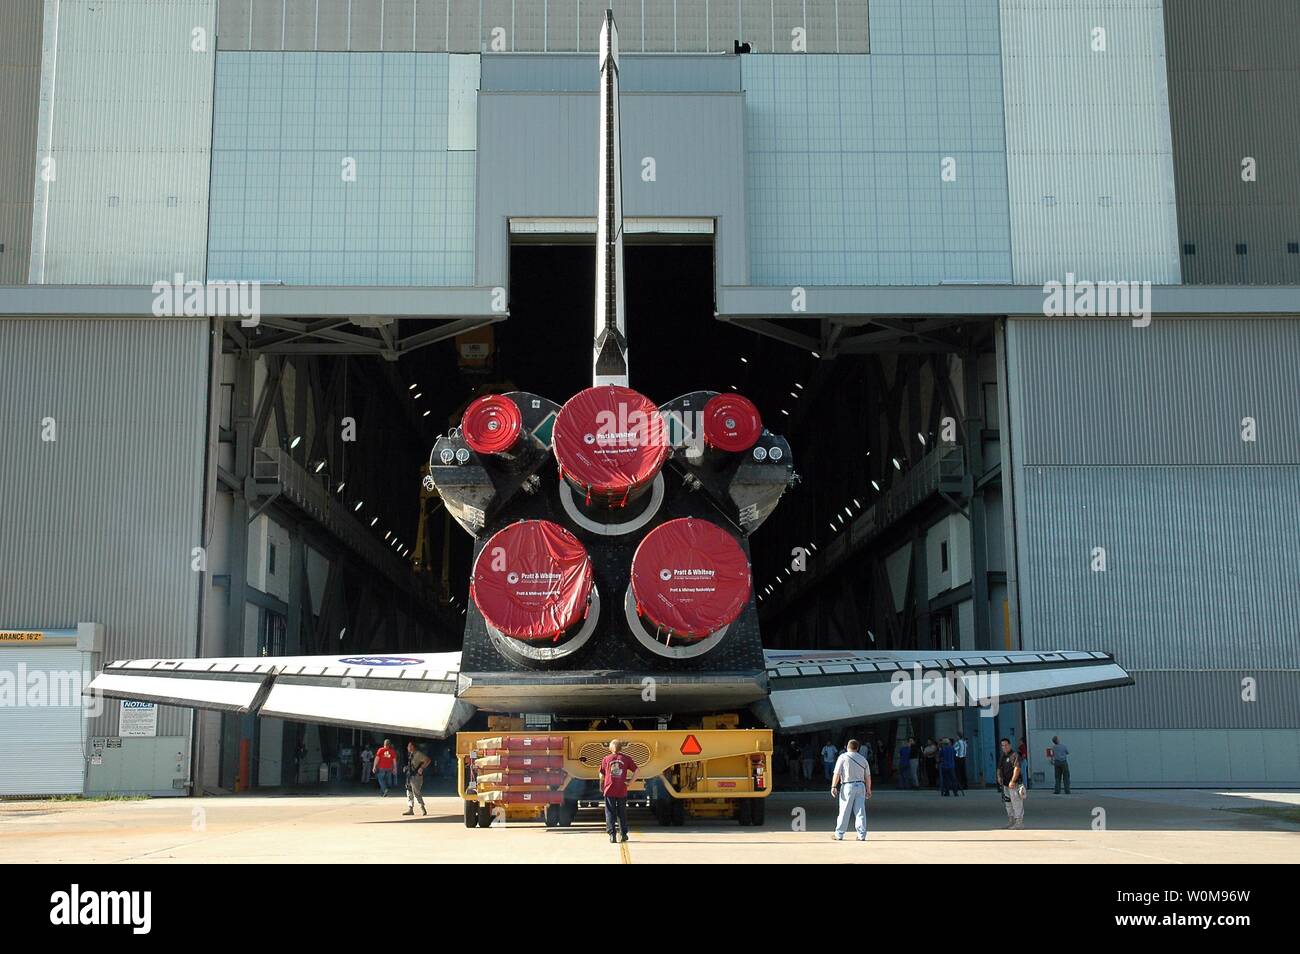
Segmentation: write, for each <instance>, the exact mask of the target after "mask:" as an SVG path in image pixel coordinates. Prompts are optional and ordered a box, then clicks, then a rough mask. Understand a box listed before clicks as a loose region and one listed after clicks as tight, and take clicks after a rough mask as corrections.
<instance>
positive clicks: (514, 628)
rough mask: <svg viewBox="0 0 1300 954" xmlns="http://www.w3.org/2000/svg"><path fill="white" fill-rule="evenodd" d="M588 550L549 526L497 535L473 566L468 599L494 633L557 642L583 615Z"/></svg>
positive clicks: (524, 525) (525, 523)
mask: <svg viewBox="0 0 1300 954" xmlns="http://www.w3.org/2000/svg"><path fill="white" fill-rule="evenodd" d="M592 583H593V573H592V568H591V558H590V557H588V555H587V549H586V547H584V546H583V545H582V543H581V542H579V540H578V538H577V537H575V536H574V535H573V534H572V533H570V532H569V531H568V530H565V529H564V528H563V527H561V526H560V525H559V524H557V523H552V522H551V521H549V520H521V521H519V522H518V523H512V524H511V525H510V526H508V527H506V528H504V529H502V530H499V531H497V532H496V533H494V534H493V535H492V536H491V538H489V539H488V541H487V543H485V544H484V545H483V549H482V550H480V551H479V555H478V558H477V559H476V560H475V561H474V572H473V574H472V576H471V578H470V586H469V595H470V598H471V599H473V600H474V605H475V606H477V607H478V609H479V612H481V613H482V614H483V618H484V619H485V620H487V622H488V624H489V625H491V626H492V627H493V628H494V629H496V630H498V631H499V632H501V633H504V634H505V635H507V636H511V637H513V638H515V639H522V640H529V641H532V640H540V639H558V638H559V637H560V636H561V635H562V634H563V633H564V632H565V631H566V630H567V629H569V628H570V627H571V626H573V625H574V624H575V623H577V622H578V621H580V620H581V619H582V618H583V617H584V616H586V614H587V598H588V596H589V595H590V594H591V587H592Z"/></svg>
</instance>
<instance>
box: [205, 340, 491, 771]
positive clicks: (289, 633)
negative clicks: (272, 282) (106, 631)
mask: <svg viewBox="0 0 1300 954" xmlns="http://www.w3.org/2000/svg"><path fill="white" fill-rule="evenodd" d="M220 341H221V347H220V353H219V355H217V357H216V359H215V371H214V375H213V380H212V389H211V402H210V404H211V409H212V416H211V423H210V447H211V450H212V452H211V453H210V454H209V474H208V493H207V527H208V531H207V534H206V544H205V545H206V560H207V569H208V578H209V580H210V587H209V589H208V592H207V594H206V599H205V603H204V608H203V618H204V634H203V640H204V642H203V655H205V656H292V655H336V656H340V657H356V656H365V655H368V654H374V653H400V652H403V651H406V652H413V651H417V650H418V651H423V652H429V651H440V650H456V649H459V646H460V630H461V624H462V620H463V613H464V609H465V607H464V599H465V595H464V594H465V591H466V580H467V577H468V558H469V549H468V543H467V541H465V540H463V539H462V537H463V534H462V533H460V532H459V530H458V528H453V527H452V526H451V525H450V521H449V520H448V519H446V517H445V515H444V514H443V513H442V512H441V510H440V504H439V501H438V499H437V497H436V495H433V494H431V493H429V492H428V491H427V490H425V489H424V487H423V485H422V476H423V474H424V472H425V469H426V466H427V463H428V457H429V450H430V448H431V447H432V446H433V444H434V442H435V440H436V439H437V437H438V436H439V435H440V434H442V433H445V432H446V431H447V429H448V428H449V427H451V426H454V425H455V424H456V423H458V422H459V418H460V413H461V410H462V409H463V407H464V405H465V404H466V403H468V401H469V400H470V399H471V398H472V397H473V396H474V395H475V394H476V393H477V392H478V391H479V390H481V389H483V388H488V387H491V375H490V366H491V359H492V353H493V346H492V333H491V321H490V320H485V319H471V318H465V319H461V320H451V321H438V320H436V319H396V318H386V319H376V318H373V317H369V316H359V317H344V318H336V319H328V318H321V317H309V316H304V317H302V318H301V319H299V318H285V317H267V316H265V315H264V316H262V318H261V319H260V321H259V322H258V323H257V324H256V325H253V326H250V327H246V326H243V325H241V324H240V323H239V322H238V321H235V320H227V321H224V322H222V323H221V324H220ZM453 531H455V532H453ZM198 717H199V720H200V730H199V731H200V736H201V745H200V751H201V752H202V753H203V757H202V759H201V760H200V764H199V766H198V783H199V786H200V787H201V788H206V789H221V790H241V789H245V788H249V787H253V786H259V787H266V786H295V785H307V784H311V785H315V784H319V783H320V782H322V781H328V782H331V783H333V782H343V783H346V782H348V781H349V780H355V779H357V778H358V777H359V776H358V772H359V759H358V756H359V753H360V751H361V749H362V747H364V745H365V744H366V743H372V744H373V742H374V741H375V738H376V737H379V738H382V736H379V734H378V733H373V734H363V733H360V732H357V731H354V730H350V729H334V728H330V727H318V726H314V725H313V726H308V725H303V724H298V723H293V722H287V721H282V720H277V719H260V720H259V719H254V718H251V717H243V716H237V715H230V714H223V713H212V712H201V713H199V716H198Z"/></svg>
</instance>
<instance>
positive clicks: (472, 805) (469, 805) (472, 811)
mask: <svg viewBox="0 0 1300 954" xmlns="http://www.w3.org/2000/svg"><path fill="white" fill-rule="evenodd" d="M465 827H466V828H477V827H478V802H466V803H465Z"/></svg>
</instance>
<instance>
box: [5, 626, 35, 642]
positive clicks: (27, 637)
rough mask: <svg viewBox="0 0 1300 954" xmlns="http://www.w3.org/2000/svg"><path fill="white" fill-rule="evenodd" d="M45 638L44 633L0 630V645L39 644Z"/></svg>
mask: <svg viewBox="0 0 1300 954" xmlns="http://www.w3.org/2000/svg"><path fill="white" fill-rule="evenodd" d="M44 638H45V634H44V633H42V632H32V631H26V630H17V629H0V643H39V642H40V641H41V640H43V639H44Z"/></svg>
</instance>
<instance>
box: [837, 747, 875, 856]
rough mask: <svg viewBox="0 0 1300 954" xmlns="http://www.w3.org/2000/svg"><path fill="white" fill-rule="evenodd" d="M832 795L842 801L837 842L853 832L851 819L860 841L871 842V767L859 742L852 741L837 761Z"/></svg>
mask: <svg viewBox="0 0 1300 954" xmlns="http://www.w3.org/2000/svg"><path fill="white" fill-rule="evenodd" d="M831 794H832V795H834V796H835V797H836V798H838V799H839V800H840V816H839V819H838V820H837V821H836V823H835V840H836V841H843V840H844V833H845V832H846V831H848V830H849V818H850V817H852V818H853V819H854V820H855V821H856V824H857V829H858V841H866V840H867V799H869V798H870V797H871V765H870V764H869V763H868V762H867V760H866V759H865V758H863V757H862V753H861V752H859V751H858V740H857V739H849V747H848V749H847V750H846V751H845V752H843V753H841V755H840V757H839V759H837V760H836V762H835V772H834V774H833V776H832V777H831Z"/></svg>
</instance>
